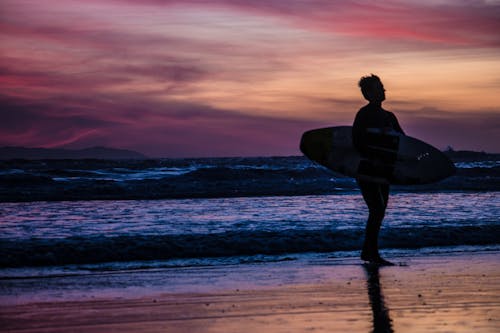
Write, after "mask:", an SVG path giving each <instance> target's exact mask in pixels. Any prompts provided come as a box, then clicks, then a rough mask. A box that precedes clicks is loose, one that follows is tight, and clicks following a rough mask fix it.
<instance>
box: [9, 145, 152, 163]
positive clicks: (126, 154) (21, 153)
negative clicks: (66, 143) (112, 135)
mask: <svg viewBox="0 0 500 333" xmlns="http://www.w3.org/2000/svg"><path fill="white" fill-rule="evenodd" d="M146 158H148V157H147V156H145V155H143V154H141V153H138V152H136V151H132V150H127V149H115V148H107V147H91V148H85V149H58V148H25V147H0V160H11V159H26V160H45V159H106V160H126V159H127V160H128V159H146Z"/></svg>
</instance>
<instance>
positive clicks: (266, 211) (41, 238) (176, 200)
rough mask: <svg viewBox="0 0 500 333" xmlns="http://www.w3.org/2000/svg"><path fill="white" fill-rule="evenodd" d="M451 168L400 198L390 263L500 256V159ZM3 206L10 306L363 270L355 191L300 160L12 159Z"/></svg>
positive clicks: (391, 227) (387, 249)
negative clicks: (267, 271)
mask: <svg viewBox="0 0 500 333" xmlns="http://www.w3.org/2000/svg"><path fill="white" fill-rule="evenodd" d="M455 164H456V166H457V168H458V172H457V174H456V175H455V176H453V177H450V178H449V179H446V180H444V181H442V182H439V183H436V184H431V185H422V186H411V187H404V186H400V187H392V192H391V197H390V201H389V206H388V210H387V214H386V218H385V220H384V223H383V226H382V231H381V235H380V245H381V248H382V249H383V250H382V251H383V253H384V254H388V256H389V257H390V255H391V253H392V254H397V256H399V257H404V256H411V255H412V253H415V251H419V252H420V253H422V252H424V253H435V252H442V251H449V252H463V251H488V250H495V251H497V250H498V249H499V248H500V219H499V216H500V191H499V190H500V161H499V160H497V159H492V158H490V157H487V158H476V159H471V158H470V157H467V158H462V159H458V158H457V159H456V160H455ZM0 199H1V202H0V254H1V255H0V301H3V302H15V301H14V300H15V299H23V298H24V299H28V298H29V299H33V297H42V296H40V295H45V296H44V297H48V296H47V295H50V297H56V298H57V297H63V296H62V295H67V294H70V293H77V294H78V292H76V291H77V290H79V294H78V295H80V297H81V296H82V295H88V294H92V293H93V292H94V293H95V290H100V292H102V291H103V290H118V289H121V290H124V289H123V288H145V287H148V286H149V287H151V286H158V284H162V283H163V284H162V285H163V290H167V291H169V292H172V291H177V290H182V288H180V287H179V285H180V284H179V283H177V284H176V283H173V282H172V280H169V281H170V282H171V283H170V282H169V283H170V284H169V283H167V286H165V280H164V279H165V278H166V276H177V277H179V276H182V277H183V278H184V279H189V277H187V275H186V274H187V272H190V273H189V274H197V273H196V272H197V268H198V267H205V268H206V267H212V268H213V269H217V268H218V267H228V265H229V266H231V265H232V266H234V267H238V269H240V270H241V269H243V268H242V267H246V266H245V265H258V264H260V263H263V262H264V263H265V262H282V263H290V262H294V261H300V260H302V261H303V260H306V261H307V260H323V259H325V258H351V259H352V260H353V262H357V257H358V255H359V249H360V247H361V244H362V241H363V235H364V227H365V221H366V218H367V214H368V213H367V209H366V207H365V205H364V202H363V200H362V198H361V195H360V193H359V190H358V189H357V186H356V183H355V181H354V180H353V179H350V178H346V177H342V176H340V175H337V174H333V173H331V172H329V171H327V170H325V169H324V168H322V167H321V166H318V165H316V164H313V163H312V162H310V161H308V160H307V159H306V158H303V157H262V158H213V159H156V160H142V161H140V160H131V161H110V160H109V161H107V160H44V161H27V160H14V161H3V162H0ZM355 260H356V261H355ZM198 272H199V271H198ZM131 274H132V275H133V276H134V278H131V276H132V275H131ZM189 274H188V275H189ZM219 278H220V279H223V277H219ZM161 281H163V282H161ZM176 281H177V280H176ZM91 291H92V292H91ZM64 297H65V296H64ZM42 298H43V297H42Z"/></svg>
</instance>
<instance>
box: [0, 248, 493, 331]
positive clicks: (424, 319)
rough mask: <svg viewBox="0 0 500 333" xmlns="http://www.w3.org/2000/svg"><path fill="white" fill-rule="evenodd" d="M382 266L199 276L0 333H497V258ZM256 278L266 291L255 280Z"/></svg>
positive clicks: (339, 264) (4, 309)
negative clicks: (168, 289)
mask: <svg viewBox="0 0 500 333" xmlns="http://www.w3.org/2000/svg"><path fill="white" fill-rule="evenodd" d="M392 259H395V261H396V262H399V263H400V265H398V266H395V267H381V268H377V267H370V266H366V265H362V264H360V262H358V261H357V260H356V258H342V259H338V258H337V259H336V258H325V259H324V260H316V261H314V262H309V263H303V262H302V263H301V262H289V263H286V264H285V265H282V266H279V264H277V263H265V264H262V265H256V266H252V267H251V268H248V267H246V268H244V267H239V266H238V265H237V266H236V267H235V266H228V267H225V268H219V269H217V270H212V271H211V269H208V268H207V269H205V271H204V272H202V271H200V270H198V273H200V272H201V273H203V274H202V275H203V277H202V278H201V277H200V279H196V278H194V279H191V280H190V281H189V282H186V284H185V285H183V287H182V288H179V290H180V292H170V293H164V292H159V293H157V294H155V292H154V290H152V291H151V293H150V294H148V295H144V294H143V295H139V294H131V295H128V296H127V291H126V290H122V291H119V292H118V293H117V294H115V295H114V296H109V295H108V296H103V297H99V296H96V297H94V298H92V299H83V298H82V299H68V300H66V299H64V298H63V299H53V300H47V301H44V302H39V301H37V302H30V301H24V302H20V303H18V304H10V305H8V304H3V305H1V306H0V321H1V326H2V331H4V332H372V331H374V332H498V331H499V329H500V297H499V296H500V264H499V253H498V251H482V252H472V253H451V254H450V253H447V254H431V255H425V256H424V255H420V256H415V257H402V258H392ZM287 268H288V269H287ZM202 270H203V269H202ZM292 275H293V276H292ZM224 276H228V281H226V282H227V283H226V282H224V279H221V277H224ZM235 276H236V277H238V278H237V279H236V280H237V281H236V280H235V278H233V277H235ZM265 276H268V278H269V281H271V282H269V283H267V284H263V283H261V282H262V281H257V280H256V279H263V277H265ZM307 276H310V277H311V278H310V282H308V279H307ZM170 279H172V278H168V277H166V279H165V284H169V283H170ZM214 280H217V281H222V282H220V283H215V285H214V283H213V281H214ZM203 281H205V282H203ZM190 283H191V284H193V286H192V287H193V288H192V289H193V290H197V291H196V292H188V291H187V290H189V284H190ZM200 283H201V284H202V285H200ZM195 284H196V285H195ZM236 286H241V287H240V288H235V287H236Z"/></svg>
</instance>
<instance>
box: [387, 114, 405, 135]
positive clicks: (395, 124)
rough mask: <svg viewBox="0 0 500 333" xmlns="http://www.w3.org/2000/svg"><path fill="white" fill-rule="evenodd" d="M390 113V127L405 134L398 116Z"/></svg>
mask: <svg viewBox="0 0 500 333" xmlns="http://www.w3.org/2000/svg"><path fill="white" fill-rule="evenodd" d="M390 115H391V122H392V128H393V129H394V130H395V131H396V132H399V133H401V134H403V135H406V134H405V132H404V131H403V129H402V128H401V126H400V125H399V122H398V118H396V116H395V115H394V113H392V112H391V113H390Z"/></svg>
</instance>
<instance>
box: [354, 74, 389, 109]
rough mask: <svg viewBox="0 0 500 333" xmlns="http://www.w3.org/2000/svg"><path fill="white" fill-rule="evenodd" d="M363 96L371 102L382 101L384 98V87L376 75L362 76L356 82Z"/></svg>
mask: <svg viewBox="0 0 500 333" xmlns="http://www.w3.org/2000/svg"><path fill="white" fill-rule="evenodd" d="M358 85H359V87H360V88H361V93H362V94H363V97H364V98H365V99H366V100H368V101H370V102H371V103H382V102H383V101H384V100H385V89H384V85H383V84H382V81H380V78H379V77H378V76H377V75H373V74H372V75H370V76H363V77H362V78H361V79H360V80H359V83H358Z"/></svg>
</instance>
